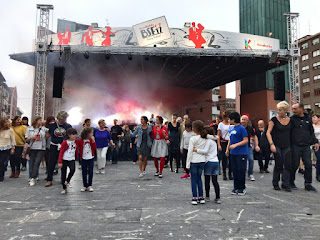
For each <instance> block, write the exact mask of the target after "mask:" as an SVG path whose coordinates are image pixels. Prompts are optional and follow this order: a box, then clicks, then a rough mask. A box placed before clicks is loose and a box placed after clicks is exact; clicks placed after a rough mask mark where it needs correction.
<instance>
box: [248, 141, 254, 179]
mask: <svg viewBox="0 0 320 240" xmlns="http://www.w3.org/2000/svg"><path fill="white" fill-rule="evenodd" d="M248 152H249V154H248V162H249V167H248V176H250V175H252V174H253V164H254V161H253V149H252V147H248Z"/></svg>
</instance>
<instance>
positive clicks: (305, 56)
mask: <svg viewBox="0 0 320 240" xmlns="http://www.w3.org/2000/svg"><path fill="white" fill-rule="evenodd" d="M301 59H302V61H305V60H308V59H309V54H306V55H303V56H302V57H301Z"/></svg>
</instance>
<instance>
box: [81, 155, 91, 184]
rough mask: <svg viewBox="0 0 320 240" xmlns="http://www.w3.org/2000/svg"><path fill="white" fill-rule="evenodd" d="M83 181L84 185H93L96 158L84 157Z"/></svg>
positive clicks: (82, 162)
mask: <svg viewBox="0 0 320 240" xmlns="http://www.w3.org/2000/svg"><path fill="white" fill-rule="evenodd" d="M81 164H82V181H83V186H84V187H86V188H87V187H90V186H92V177H93V166H94V158H92V159H82V161H81Z"/></svg>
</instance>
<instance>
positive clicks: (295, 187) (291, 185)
mask: <svg viewBox="0 0 320 240" xmlns="http://www.w3.org/2000/svg"><path fill="white" fill-rule="evenodd" d="M290 188H291V189H292V190H297V189H298V188H297V186H296V185H295V184H294V183H292V184H290Z"/></svg>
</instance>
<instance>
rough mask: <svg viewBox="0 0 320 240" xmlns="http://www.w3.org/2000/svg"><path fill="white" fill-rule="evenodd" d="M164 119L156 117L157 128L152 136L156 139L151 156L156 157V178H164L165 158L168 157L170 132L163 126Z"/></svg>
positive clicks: (154, 128) (153, 130)
mask: <svg viewBox="0 0 320 240" xmlns="http://www.w3.org/2000/svg"><path fill="white" fill-rule="evenodd" d="M162 124H163V118H162V117H161V116H157V117H156V126H154V127H153V129H152V132H151V136H152V137H153V138H154V141H153V144H152V148H151V156H152V157H154V166H155V167H156V170H157V172H156V173H155V174H154V175H155V176H159V178H162V170H163V167H164V163H165V157H166V156H167V155H168V144H169V140H168V139H169V137H168V130H167V128H166V126H163V125H162ZM158 158H160V170H159V164H158Z"/></svg>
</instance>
